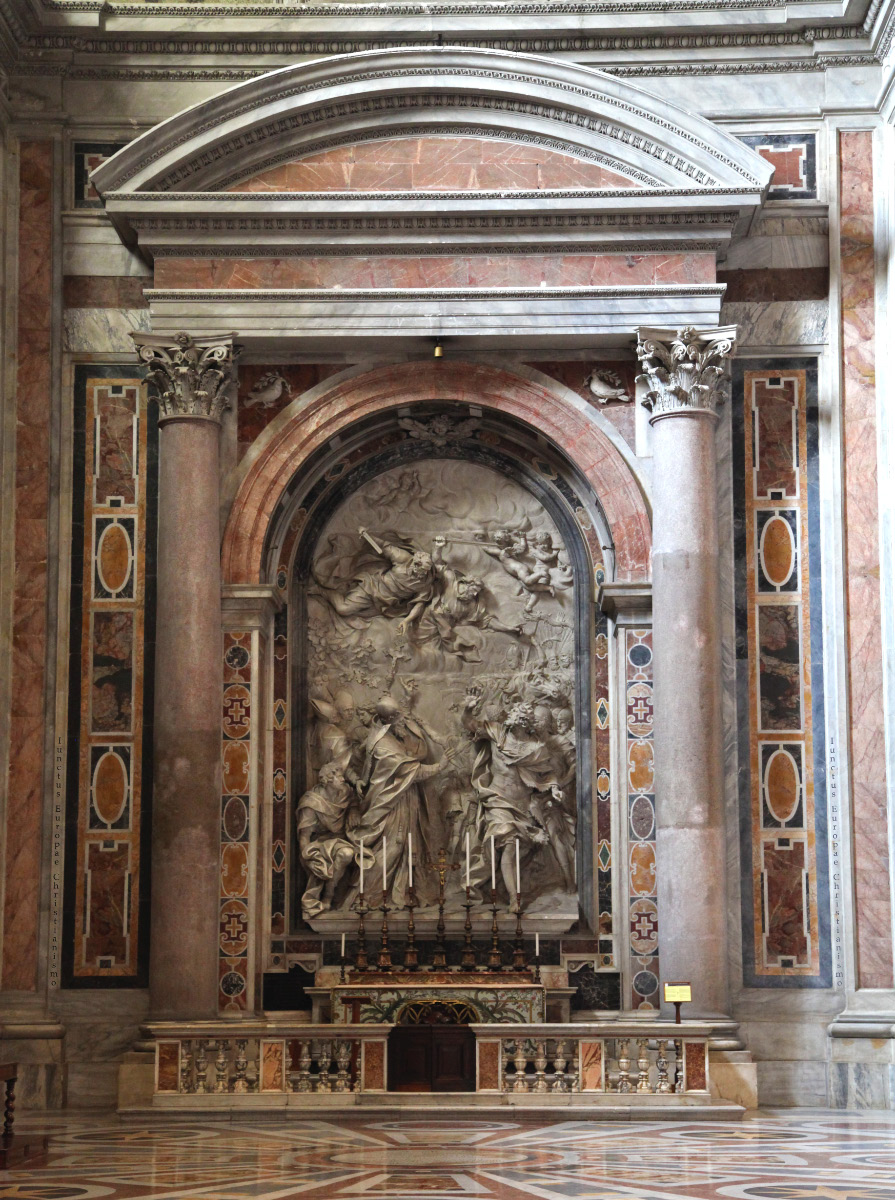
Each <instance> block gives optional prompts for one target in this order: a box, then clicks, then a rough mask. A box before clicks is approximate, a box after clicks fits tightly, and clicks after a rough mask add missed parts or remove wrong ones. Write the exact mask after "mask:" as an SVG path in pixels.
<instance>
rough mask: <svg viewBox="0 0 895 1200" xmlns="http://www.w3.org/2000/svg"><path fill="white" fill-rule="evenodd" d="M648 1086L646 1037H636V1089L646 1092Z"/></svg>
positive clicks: (648, 1088)
mask: <svg viewBox="0 0 895 1200" xmlns="http://www.w3.org/2000/svg"><path fill="white" fill-rule="evenodd" d="M649 1090H650V1086H649V1049H648V1039H647V1038H638V1039H637V1091H638V1092H648V1091H649Z"/></svg>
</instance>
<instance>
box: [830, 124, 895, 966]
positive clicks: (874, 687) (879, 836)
mask: <svg viewBox="0 0 895 1200" xmlns="http://www.w3.org/2000/svg"><path fill="white" fill-rule="evenodd" d="M839 153H840V181H839V182H840V209H841V228H840V262H841V268H840V279H841V301H842V425H843V452H844V464H845V471H844V483H845V533H846V537H845V556H846V588H847V600H848V664H849V668H848V676H849V723H850V732H851V756H850V757H851V782H852V812H853V817H852V819H853V826H854V828H853V836H854V844H855V847H856V854H855V913H856V920H857V943H858V944H857V968H858V983H859V985H860V986H861V987H872V988H887V987H892V982H893V962H892V918H891V893H890V884H889V853H888V824H887V822H888V817H887V812H886V753H885V729H884V717H883V656H882V629H881V609H880V578H879V572H880V552H879V511H878V500H877V457H876V364H875V344H874V338H875V329H874V278H873V270H874V266H873V257H874V245H873V182H874V181H873V135H872V134H871V133H870V132H869V131H849V132H843V133H840V135H839Z"/></svg>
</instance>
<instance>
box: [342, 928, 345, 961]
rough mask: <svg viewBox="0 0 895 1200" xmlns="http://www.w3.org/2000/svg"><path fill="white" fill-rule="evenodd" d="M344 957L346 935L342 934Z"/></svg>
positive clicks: (343, 955) (343, 954)
mask: <svg viewBox="0 0 895 1200" xmlns="http://www.w3.org/2000/svg"><path fill="white" fill-rule="evenodd" d="M342 957H343V958H344V957H345V934H344V933H343V934H342Z"/></svg>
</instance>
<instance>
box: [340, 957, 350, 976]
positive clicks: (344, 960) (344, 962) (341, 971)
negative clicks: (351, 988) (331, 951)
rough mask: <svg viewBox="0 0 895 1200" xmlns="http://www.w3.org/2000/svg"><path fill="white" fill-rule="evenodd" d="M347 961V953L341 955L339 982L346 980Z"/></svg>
mask: <svg viewBox="0 0 895 1200" xmlns="http://www.w3.org/2000/svg"><path fill="white" fill-rule="evenodd" d="M347 962H348V959H347V958H346V957H345V955H344V954H342V955H340V957H339V983H344V982H345V964H346V963H347Z"/></svg>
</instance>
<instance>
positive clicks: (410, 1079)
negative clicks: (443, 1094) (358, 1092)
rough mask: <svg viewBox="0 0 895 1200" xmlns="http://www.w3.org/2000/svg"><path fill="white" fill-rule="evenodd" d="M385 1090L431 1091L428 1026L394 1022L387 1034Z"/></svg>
mask: <svg viewBox="0 0 895 1200" xmlns="http://www.w3.org/2000/svg"><path fill="white" fill-rule="evenodd" d="M388 1090H389V1091H390V1092H431V1091H432V1029H431V1027H430V1026H429V1025H396V1026H395V1028H394V1029H393V1030H392V1031H391V1033H390V1034H389V1035H388Z"/></svg>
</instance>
